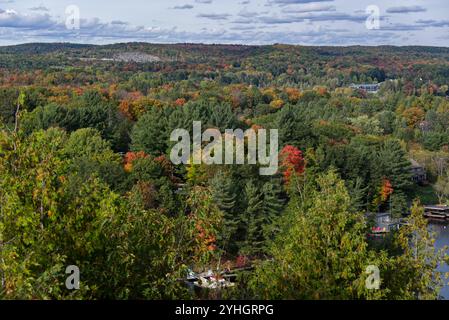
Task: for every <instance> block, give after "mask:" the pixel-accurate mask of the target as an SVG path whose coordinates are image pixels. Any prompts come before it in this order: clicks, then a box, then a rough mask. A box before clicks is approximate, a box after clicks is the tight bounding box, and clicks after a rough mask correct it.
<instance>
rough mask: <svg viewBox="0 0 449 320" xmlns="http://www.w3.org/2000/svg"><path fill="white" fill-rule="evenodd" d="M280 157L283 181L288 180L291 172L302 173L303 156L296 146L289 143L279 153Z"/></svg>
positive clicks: (303, 167)
mask: <svg viewBox="0 0 449 320" xmlns="http://www.w3.org/2000/svg"><path fill="white" fill-rule="evenodd" d="M280 158H281V168H282V170H283V175H284V181H285V182H286V183H288V182H290V178H291V176H292V175H293V174H298V175H301V174H303V173H304V169H305V162H304V157H303V155H302V152H301V150H299V149H298V148H296V147H294V146H291V145H287V146H285V147H284V148H283V149H282V151H281V153H280Z"/></svg>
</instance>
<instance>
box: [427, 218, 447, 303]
mask: <svg viewBox="0 0 449 320" xmlns="http://www.w3.org/2000/svg"><path fill="white" fill-rule="evenodd" d="M429 227H430V229H431V230H432V231H434V232H435V233H436V241H435V246H436V248H438V249H440V248H443V247H444V246H449V223H448V222H437V221H436V222H435V221H432V222H430V224H429ZM448 254H449V252H448ZM438 271H441V272H449V266H448V265H446V264H445V265H443V266H440V268H438ZM448 281H449V279H447V280H446V283H447V282H448ZM440 295H441V296H442V297H443V298H444V299H445V300H449V285H448V284H446V286H445V287H444V288H443V289H442V290H441V293H440Z"/></svg>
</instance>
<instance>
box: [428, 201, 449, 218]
mask: <svg viewBox="0 0 449 320" xmlns="http://www.w3.org/2000/svg"><path fill="white" fill-rule="evenodd" d="M424 217H426V218H430V219H439V220H449V206H443V205H436V206H425V207H424Z"/></svg>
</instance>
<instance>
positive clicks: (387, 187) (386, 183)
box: [380, 178, 394, 202]
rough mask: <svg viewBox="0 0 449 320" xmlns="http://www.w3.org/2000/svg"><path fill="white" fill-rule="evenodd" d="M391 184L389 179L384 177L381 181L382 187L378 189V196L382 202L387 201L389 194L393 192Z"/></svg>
mask: <svg viewBox="0 0 449 320" xmlns="http://www.w3.org/2000/svg"><path fill="white" fill-rule="evenodd" d="M393 191H394V189H393V186H392V184H391V182H390V180H388V179H386V178H384V179H383V181H382V187H381V189H380V198H381V200H382V201H383V202H385V201H387V200H388V198H389V197H390V195H392V194H393Z"/></svg>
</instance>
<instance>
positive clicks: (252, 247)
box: [240, 181, 264, 255]
mask: <svg viewBox="0 0 449 320" xmlns="http://www.w3.org/2000/svg"><path fill="white" fill-rule="evenodd" d="M245 198H246V210H245V213H244V214H243V216H242V225H243V227H244V228H245V231H246V232H245V238H244V240H243V241H242V245H241V248H240V251H241V253H242V254H244V255H254V254H259V253H261V252H262V250H263V243H264V237H263V223H264V219H263V218H264V217H263V212H262V206H263V202H262V194H261V193H260V190H259V189H258V188H257V186H256V184H255V183H254V182H253V181H249V182H247V183H246V185H245Z"/></svg>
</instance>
